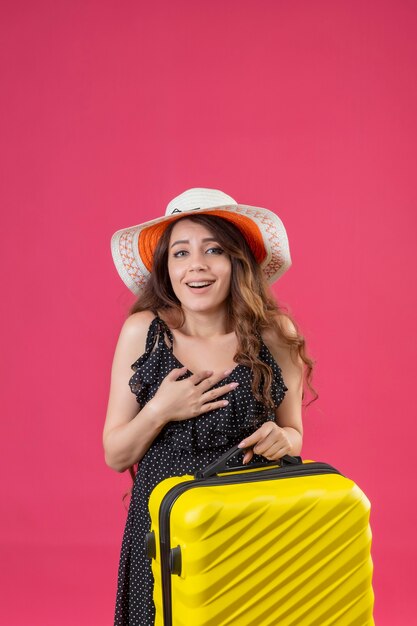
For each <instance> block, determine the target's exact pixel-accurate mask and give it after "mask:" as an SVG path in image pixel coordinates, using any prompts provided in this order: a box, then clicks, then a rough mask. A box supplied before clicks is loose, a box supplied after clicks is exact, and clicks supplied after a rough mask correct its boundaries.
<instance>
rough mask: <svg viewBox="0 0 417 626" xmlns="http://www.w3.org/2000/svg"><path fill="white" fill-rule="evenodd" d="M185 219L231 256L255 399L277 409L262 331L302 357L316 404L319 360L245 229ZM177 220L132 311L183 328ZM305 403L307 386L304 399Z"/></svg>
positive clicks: (241, 350)
mask: <svg viewBox="0 0 417 626" xmlns="http://www.w3.org/2000/svg"><path fill="white" fill-rule="evenodd" d="M180 219H188V220H190V221H192V222H196V223H197V224H201V225H202V226H205V227H206V228H207V230H209V231H210V233H211V234H212V235H213V236H214V238H215V239H216V241H218V243H219V244H220V246H221V247H222V248H223V250H224V251H225V253H226V254H228V255H229V257H230V261H231V267H232V272H231V285H230V292H229V296H228V299H227V302H226V305H227V326H228V332H231V331H233V330H234V331H235V333H236V337H237V344H238V345H237V351H236V354H235V355H234V361H235V362H236V363H237V364H242V365H247V366H248V367H250V368H251V370H252V372H253V379H252V391H253V394H254V396H255V398H256V399H257V400H259V402H261V403H262V404H263V405H264V407H265V411H269V410H271V409H272V408H273V402H272V398H271V384H272V377H273V374H272V370H271V368H270V366H269V365H267V363H265V362H264V361H262V360H261V359H260V358H259V352H260V349H261V341H262V339H261V334H262V331H265V330H268V329H273V330H275V331H276V333H277V334H278V336H279V337H280V339H281V340H282V342H283V343H284V344H285V345H287V346H288V347H289V349H290V352H291V354H292V355H293V356H294V357H295V358H297V356H299V357H300V358H301V360H302V362H303V364H304V378H305V381H306V384H307V387H308V388H309V390H310V391H311V393H312V396H313V397H312V399H311V400H310V402H308V403H307V404H306V405H305V406H308V405H309V404H311V402H313V401H314V400H316V399H317V398H318V394H317V392H316V390H315V389H314V387H313V386H312V384H311V379H312V375H313V369H314V361H313V360H312V359H311V358H310V357H309V356H308V354H307V346H306V341H305V339H304V337H303V336H302V335H301V333H300V332H299V329H298V326H297V323H296V322H295V320H294V319H293V317H292V316H291V314H290V313H289V312H288V310H287V308H285V307H284V306H282V305H280V304H278V302H277V301H276V299H275V298H274V296H273V295H272V293H271V291H270V289H269V285H268V284H267V281H266V277H265V275H264V273H263V272H262V270H261V267H260V265H259V264H258V263H257V261H256V260H255V257H254V255H253V253H252V250H251V249H250V247H249V245H248V243H247V241H246V239H245V238H244V236H243V235H242V233H241V232H240V230H239V229H238V228H237V227H236V226H235V225H234V224H233V223H231V222H229V221H228V220H226V219H224V218H221V217H218V216H216V215H208V214H202V215H201V214H200V215H196V214H194V215H193V214H191V215H187V216H184V217H183V218H180ZM177 221H178V220H177ZM177 221H174V222H170V223H169V224H168V226H167V228H166V229H165V231H164V232H163V234H162V236H161V237H160V239H159V241H158V244H157V246H156V249H155V252H154V258H153V265H152V272H151V274H150V277H149V279H148V281H147V283H146V286H145V288H144V290H143V292H142V293H141V295H140V296H139V297H138V299H137V300H136V302H135V303H134V304H133V305H132V307H131V308H130V310H129V314H130V315H132V314H133V313H136V312H138V311H145V310H151V311H152V312H153V313H154V314H155V315H157V314H158V315H161V317H164V314H165V316H169V320H170V325H171V327H172V328H180V327H181V326H182V325H183V324H184V321H185V315H184V311H183V310H182V308H181V302H180V301H179V300H178V298H177V297H176V295H175V293H174V291H173V289H172V286H171V281H170V278H169V274H168V270H167V267H168V249H169V242H170V238H171V233H172V229H173V228H174V226H175V224H176V223H177ZM283 315H285V316H287V317H288V318H289V319H290V320H291V322H292V323H293V325H294V329H295V331H293V330H291V332H288V330H287V329H286V327H285V324H284V323H283V319H282V316H283ZM304 399H305V390H304V386H303V392H302V400H303V401H304ZM129 471H130V473H131V475H132V478H133V480H134V472H133V468H129Z"/></svg>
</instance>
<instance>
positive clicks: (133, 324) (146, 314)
mask: <svg viewBox="0 0 417 626" xmlns="http://www.w3.org/2000/svg"><path fill="white" fill-rule="evenodd" d="M154 319H155V314H154V313H153V312H152V311H137V312H136V313H132V314H131V315H129V317H127V318H126V319H125V321H124V323H123V325H122V328H121V330H120V337H119V344H121V345H122V346H125V348H126V351H127V352H128V353H130V354H131V356H132V357H133V356H134V355H138V354H143V352H145V347H146V339H147V336H148V332H149V328H150V326H151V324H152V322H153V320H154ZM135 358H136V357H135Z"/></svg>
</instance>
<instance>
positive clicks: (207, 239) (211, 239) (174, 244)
mask: <svg viewBox="0 0 417 626" xmlns="http://www.w3.org/2000/svg"><path fill="white" fill-rule="evenodd" d="M208 241H215V242H216V243H218V241H217V239H214V238H213V237H205V238H204V239H202V242H203V243H207V242H208ZM178 243H190V240H189V239H178V241H174V243H172V244H171V246H170V247H171V248H173V247H174V246H176V245H177V244H178Z"/></svg>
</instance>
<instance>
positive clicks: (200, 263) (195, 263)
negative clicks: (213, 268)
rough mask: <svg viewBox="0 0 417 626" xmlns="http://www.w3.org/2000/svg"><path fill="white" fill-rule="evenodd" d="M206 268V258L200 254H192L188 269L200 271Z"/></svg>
mask: <svg viewBox="0 0 417 626" xmlns="http://www.w3.org/2000/svg"><path fill="white" fill-rule="evenodd" d="M207 268H208V264H207V260H206V258H205V257H204V256H202V255H201V254H196V255H193V256H192V257H191V258H190V265H189V269H190V270H191V271H194V272H201V271H204V270H206V269H207Z"/></svg>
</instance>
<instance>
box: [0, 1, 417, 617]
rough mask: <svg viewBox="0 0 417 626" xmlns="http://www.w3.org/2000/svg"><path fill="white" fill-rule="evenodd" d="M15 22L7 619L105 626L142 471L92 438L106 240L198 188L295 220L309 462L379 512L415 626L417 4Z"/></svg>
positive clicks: (310, 4)
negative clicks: (109, 459)
mask: <svg viewBox="0 0 417 626" xmlns="http://www.w3.org/2000/svg"><path fill="white" fill-rule="evenodd" d="M1 10H2V15H1V19H0V24H1V29H2V41H3V52H2V55H1V73H2V77H1V86H2V98H1V104H0V107H1V116H0V119H1V126H2V149H1V157H0V158H1V172H2V177H1V189H2V192H1V193H2V198H1V206H2V216H3V217H2V232H3V238H2V239H3V242H2V245H1V252H2V256H3V259H2V263H1V267H2V269H3V270H4V273H3V277H2V294H3V298H2V300H3V311H4V321H3V324H2V326H1V328H2V335H3V336H2V347H3V350H2V352H3V358H2V360H1V367H2V372H1V380H2V383H3V384H4V390H5V392H4V394H3V419H2V421H1V433H0V435H1V436H0V441H1V447H2V449H1V455H0V458H1V463H2V468H1V476H2V488H3V493H2V497H1V511H0V524H1V532H0V538H1V539H0V541H1V553H2V554H1V562H2V568H1V570H2V576H3V580H2V581H0V589H1V590H2V592H3V594H4V598H3V600H2V601H1V602H0V622H1V623H2V624H7V625H8V626H22V625H25V626H26V625H29V626H32V625H33V626H38V625H39V626H56V625H59V626H74V625H75V624H77V626H96V625H97V626H110V625H111V624H112V620H113V607H114V598H115V591H116V578H117V565H118V558H119V550H120V544H121V537H122V532H123V528H124V523H125V519H126V511H125V509H124V507H123V504H122V501H121V498H122V495H123V493H124V492H125V490H126V489H127V488H128V487H129V486H130V478H129V476H128V474H123V475H121V474H117V473H116V472H113V471H112V470H110V469H109V468H107V467H106V465H105V463H104V458H103V452H102V444H101V434H102V428H103V423H104V417H105V411H106V406H107V394H108V386H109V376H110V367H111V361H112V357H113V351H114V347H115V343H116V340H117V336H118V333H119V330H120V327H121V325H122V322H123V320H124V318H125V315H126V313H127V309H128V307H129V305H130V304H131V302H132V300H133V295H132V294H130V292H129V291H128V290H127V288H126V287H125V286H124V285H123V283H122V282H121V280H120V278H119V277H118V275H117V274H116V270H115V268H114V267H113V262H112V259H111V255H110V245H109V242H110V237H111V235H112V234H113V232H114V231H116V230H117V229H119V228H122V227H125V226H130V225H133V224H137V223H139V222H141V221H145V220H146V219H150V218H152V217H156V216H159V215H160V214H162V213H163V211H164V209H165V206H166V204H167V203H168V202H169V200H171V199H172V198H173V197H174V196H176V195H177V194H179V193H181V192H182V191H184V190H185V189H187V188H189V187H195V186H202V187H214V188H219V189H222V190H223V191H225V192H227V193H228V194H230V195H231V196H233V197H234V198H235V199H236V200H237V201H240V202H243V203H246V204H255V205H259V206H265V207H268V208H270V209H273V210H275V211H276V212H277V213H278V214H279V215H280V216H281V217H282V219H283V221H284V223H285V224H286V227H287V230H288V234H289V238H290V245H291V252H292V257H293V267H292V268H291V270H290V271H289V272H288V273H287V274H286V275H285V276H284V277H283V278H282V279H281V280H280V281H279V282H278V284H277V287H276V290H275V292H276V294H277V296H278V298H279V299H280V300H281V301H282V302H283V303H285V304H287V305H289V306H290V310H291V311H292V313H293V315H294V316H295V318H296V320H297V321H298V322H299V324H300V327H301V328H302V331H303V333H304V334H305V336H306V338H307V340H308V345H309V349H310V353H311V354H312V355H313V357H314V358H315V359H316V362H317V370H316V377H315V385H316V387H317V389H318V391H319V393H320V399H319V400H318V401H317V402H315V403H314V404H313V405H312V406H311V407H310V408H309V409H308V410H307V412H306V414H305V446H304V451H303V455H304V457H305V458H314V459H318V460H323V461H328V462H330V463H333V464H334V465H336V466H337V467H338V468H339V469H340V470H341V471H343V472H345V473H346V474H347V475H349V476H350V477H351V478H353V479H354V480H355V481H356V482H357V483H358V484H359V485H360V487H361V488H362V489H363V490H364V491H365V492H366V493H367V495H368V497H369V498H370V500H371V502H372V506H373V508H372V528H373V534H374V541H373V559H374V564H375V574H374V588H375V594H376V604H375V616H376V623H377V624H378V625H379V626H409V625H410V624H414V623H417V618H416V615H417V606H416V593H415V565H414V564H415V560H416V539H415V528H416V525H417V519H416V501H415V493H416V490H415V474H414V462H413V460H414V459H413V457H414V449H415V442H416V434H417V432H416V430H417V429H416V410H415V405H414V401H413V400H412V396H413V393H414V390H415V389H414V386H415V380H416V377H415V373H416V368H415V362H416V358H415V318H416V316H415V307H416V276H415V271H414V268H415V266H416V254H415V236H416V235H415V234H416V184H415V182H416V156H417V149H416V139H417V133H416V130H417V115H416V110H417V107H416V105H417V81H416V63H417V5H416V3H415V2H413V1H411V0H409V1H407V0H401V1H398V0H397V1H394V0H390V1H388V0H384V1H381V0H379V1H377V0H375V1H372V0H366V1H363V0H349V1H348V0H346V1H340V2H338V1H334V0H316V1H311V0H304V1H302V0H286V1H285V0H282V1H276V0H270V1H266V0H257V1H256V2H255V1H254V0H236V1H224V0H222V1H220V0H210V2H208V1H206V2H198V1H197V2H196V1H195V0H194V1H192V0H174V1H168V0H165V1H161V0H159V1H156V2H153V3H151V2H147V3H145V2H138V1H136V2H134V1H133V0H129V1H124V2H116V1H109V0H104V1H103V0H101V1H100V2H99V1H98V0H90V1H83V2H79V1H74V0H67V1H63V0H58V1H57V0H50V1H45V0H40V1H38V2H29V1H28V0H27V1H26V2H24V1H19V0H13V1H12V0H8V1H3V2H2V9H1ZM413 344H414V345H413ZM138 356H139V355H138Z"/></svg>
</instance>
